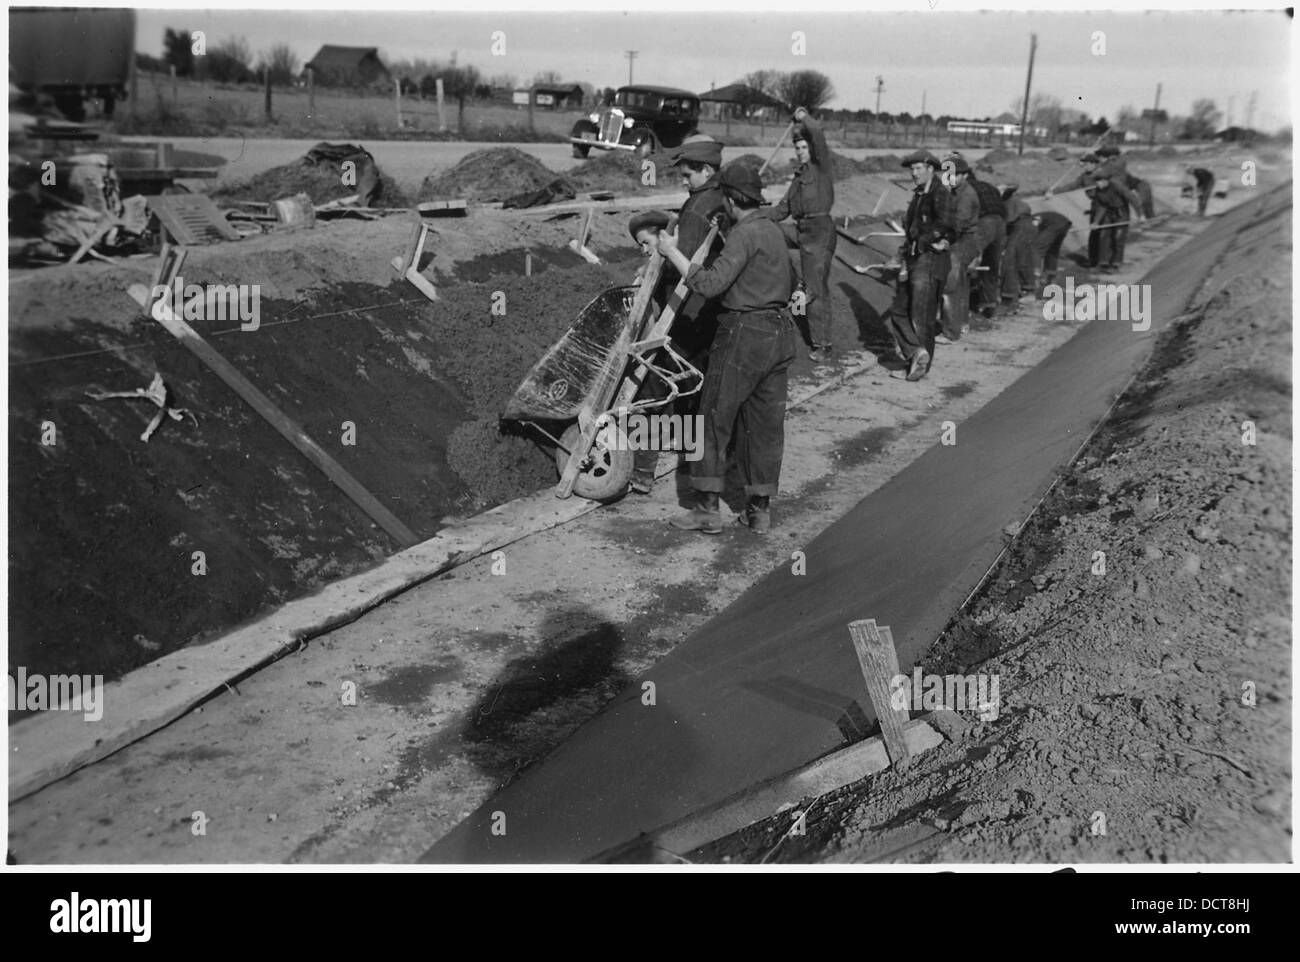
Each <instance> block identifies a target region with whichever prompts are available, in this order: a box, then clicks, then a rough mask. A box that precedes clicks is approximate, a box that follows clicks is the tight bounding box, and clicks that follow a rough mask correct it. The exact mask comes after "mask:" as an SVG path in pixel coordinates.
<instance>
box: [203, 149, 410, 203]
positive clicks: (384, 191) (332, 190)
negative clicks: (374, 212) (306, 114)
mask: <svg viewBox="0 0 1300 962" xmlns="http://www.w3.org/2000/svg"><path fill="white" fill-rule="evenodd" d="M358 166H359V167H360V168H361V169H360V170H358V171H357V177H356V178H355V179H350V180H349V179H346V178H345V177H344V176H343V173H342V171H341V169H340V167H339V165H338V164H335V163H330V162H327V161H322V162H319V163H313V162H312V160H311V159H310V158H309V157H303V158H302V159H301V160H298V161H296V162H294V163H292V164H285V165H283V166H281V167H272V168H271V169H270V170H268V171H264V172H263V173H260V174H258V175H257V176H256V177H253V178H252V179H251V180H247V181H243V182H241V183H237V184H229V185H225V186H222V187H219V188H218V189H217V190H215V191H213V192H212V196H213V198H214V199H216V200H219V201H220V200H226V201H237V200H252V201H259V202H261V203H271V202H273V201H277V200H281V199H283V198H285V197H292V196H293V195H294V194H299V193H302V194H306V195H307V196H308V197H310V198H311V200H312V203H313V204H324V203H328V202H329V201H331V200H339V199H340V198H343V197H350V196H352V195H353V194H357V193H361V194H363V195H364V194H365V193H367V192H369V190H370V186H369V184H368V181H367V176H368V175H367V172H366V171H365V169H364V165H360V164H359V165H358ZM370 166H371V167H372V168H373V174H370V175H369V177H375V176H377V177H378V180H379V188H378V192H377V194H375V195H374V196H373V197H372V199H371V201H370V206H372V207H405V206H407V200H406V197H405V196H404V195H403V194H402V190H401V188H400V187H398V186H397V182H396V181H395V180H393V178H392V177H389V176H388V175H387V174H385V173H384V172H383V171H381V170H380V169H379V167H378V166H377V165H375V164H374V160H373V158H372V159H371V161H370ZM345 180H346V181H347V182H345Z"/></svg>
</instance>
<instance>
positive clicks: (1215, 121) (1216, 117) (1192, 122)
mask: <svg viewBox="0 0 1300 962" xmlns="http://www.w3.org/2000/svg"><path fill="white" fill-rule="evenodd" d="M1222 120H1223V112H1222V111H1220V110H1219V108H1218V107H1216V106H1215V105H1214V101H1213V100H1210V99H1209V98H1202V99H1200V100H1193V101H1192V115H1191V116H1190V117H1188V118H1187V123H1186V124H1184V125H1183V136H1184V137H1185V138H1187V139H1188V140H1206V139H1208V138H1209V137H1212V136H1214V132H1215V131H1216V130H1218V129H1219V123H1220V122H1221V121H1222Z"/></svg>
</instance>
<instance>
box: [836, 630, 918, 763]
mask: <svg viewBox="0 0 1300 962" xmlns="http://www.w3.org/2000/svg"><path fill="white" fill-rule="evenodd" d="M849 636H850V637H851V638H852V639H853V649H854V651H856V652H857V655H858V664H859V666H861V668H862V677H863V679H864V680H865V681H866V683H867V694H868V695H869V696H870V697H871V707H872V708H873V709H874V710H875V713H876V717H877V718H879V719H880V733H881V735H883V736H884V739H885V747H886V748H888V749H889V757H890V758H891V759H892V760H893V762H894V764H895V765H903V764H905V763H906V762H907V760H908V749H907V740H906V739H905V738H904V737H903V726H905V725H906V724H907V707H906V706H903V707H902V708H895V707H894V705H893V702H892V699H891V695H892V694H893V691H892V689H891V687H890V681H891V680H892V679H894V678H896V677H898V675H899V671H898V652H897V651H896V650H895V649H894V636H893V633H892V632H891V631H890V630H889V628H887V627H886V628H877V627H876V622H875V619H873V618H864V619H862V620H861V621H851V622H849Z"/></svg>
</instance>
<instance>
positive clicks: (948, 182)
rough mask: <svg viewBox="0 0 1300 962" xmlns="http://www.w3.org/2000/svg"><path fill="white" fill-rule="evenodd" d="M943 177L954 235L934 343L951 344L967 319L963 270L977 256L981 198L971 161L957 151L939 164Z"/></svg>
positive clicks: (966, 279) (966, 283) (967, 287)
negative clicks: (949, 194) (973, 182)
mask: <svg viewBox="0 0 1300 962" xmlns="http://www.w3.org/2000/svg"><path fill="white" fill-rule="evenodd" d="M942 170H943V175H942V180H943V182H944V185H945V186H946V187H948V188H949V189H950V190H951V191H952V197H953V226H954V228H955V229H956V231H957V238H956V240H954V241H953V245H952V263H951V264H949V266H948V282H947V285H946V288H945V290H944V294H943V306H942V309H941V311H940V320H941V322H942V324H941V326H942V328H943V333H942V334H940V335H937V336H936V338H935V341H936V343H939V344H951V343H953V342H956V341H959V340H961V335H962V332H963V331H965V330H966V326H967V324H968V323H969V321H970V277H969V275H968V274H967V273H966V271H967V270H968V268H969V267H970V263H971V261H973V260H975V259H977V258H979V256H980V255H981V253H982V249H981V248H980V246H979V235H978V229H979V220H980V199H979V195H978V194H977V193H975V188H974V187H973V186H972V185H971V183H970V174H971V169H970V164H968V163H967V162H966V158H965V157H962V156H961V155H960V154H953V155H952V156H950V157H946V158H944V160H943V164H942Z"/></svg>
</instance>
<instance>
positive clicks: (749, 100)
mask: <svg viewBox="0 0 1300 962" xmlns="http://www.w3.org/2000/svg"><path fill="white" fill-rule="evenodd" d="M783 77H784V74H782V73H781V72H780V71H777V70H755V71H754V72H753V73H747V74H745V76H743V77H741V78H740V83H741V84H743V85H744V86H745V88H746V89H745V90H743V91H742V92H741V94H740V97H739V98H738V99H737V101H736V106H737V107H739V108H740V112H741V113H742V114H743V115H744V116H746V117H751V116H753V115H754V112H755V111H757V110H761V109H762V108H764V107H771V106H777V105H779V104H780V99H779V98H780V95H781V80H782V78H783Z"/></svg>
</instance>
